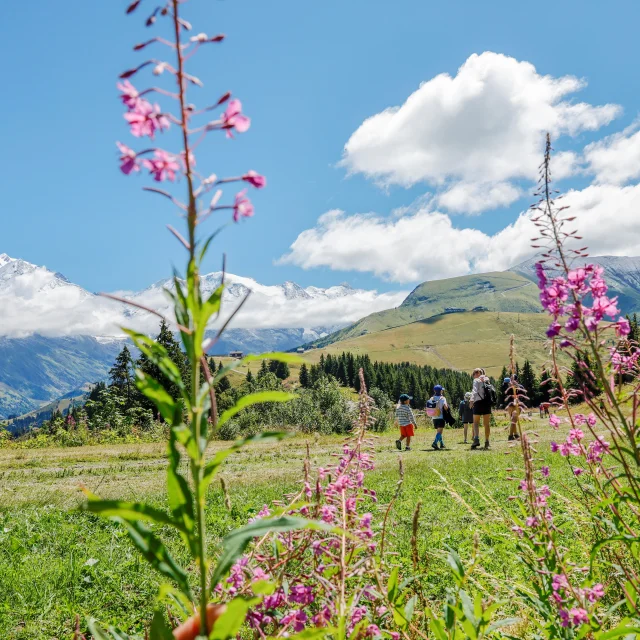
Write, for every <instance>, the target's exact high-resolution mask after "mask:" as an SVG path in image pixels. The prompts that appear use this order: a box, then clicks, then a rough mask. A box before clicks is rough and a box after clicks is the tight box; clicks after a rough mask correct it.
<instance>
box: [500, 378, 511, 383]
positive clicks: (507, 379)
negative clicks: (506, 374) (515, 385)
mask: <svg viewBox="0 0 640 640" xmlns="http://www.w3.org/2000/svg"><path fill="white" fill-rule="evenodd" d="M502 382H503V383H504V384H507V382H511V378H505V379H504V380H503V381H502Z"/></svg>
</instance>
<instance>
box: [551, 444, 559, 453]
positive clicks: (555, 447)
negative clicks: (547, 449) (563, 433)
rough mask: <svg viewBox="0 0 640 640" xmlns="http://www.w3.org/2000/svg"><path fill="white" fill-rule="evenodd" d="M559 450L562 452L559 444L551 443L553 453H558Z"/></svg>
mask: <svg viewBox="0 0 640 640" xmlns="http://www.w3.org/2000/svg"><path fill="white" fill-rule="evenodd" d="M559 450H560V445H559V444H558V443H557V442H552V443H551V451H552V452H553V453H556V452H557V451H559Z"/></svg>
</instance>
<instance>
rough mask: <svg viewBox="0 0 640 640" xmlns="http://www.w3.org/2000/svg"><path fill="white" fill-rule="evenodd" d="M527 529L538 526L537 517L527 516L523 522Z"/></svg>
mask: <svg viewBox="0 0 640 640" xmlns="http://www.w3.org/2000/svg"><path fill="white" fill-rule="evenodd" d="M525 523H526V525H527V527H537V526H538V525H539V524H540V520H538V517H537V516H529V517H528V518H527V519H526V521H525Z"/></svg>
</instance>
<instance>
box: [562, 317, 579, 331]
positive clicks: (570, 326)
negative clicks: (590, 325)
mask: <svg viewBox="0 0 640 640" xmlns="http://www.w3.org/2000/svg"><path fill="white" fill-rule="evenodd" d="M579 326H580V318H578V317H576V316H571V317H570V318H569V319H568V320H567V321H566V322H565V323H564V328H565V329H566V330H567V331H570V332H573V331H575V330H576V329H577V328H578V327H579Z"/></svg>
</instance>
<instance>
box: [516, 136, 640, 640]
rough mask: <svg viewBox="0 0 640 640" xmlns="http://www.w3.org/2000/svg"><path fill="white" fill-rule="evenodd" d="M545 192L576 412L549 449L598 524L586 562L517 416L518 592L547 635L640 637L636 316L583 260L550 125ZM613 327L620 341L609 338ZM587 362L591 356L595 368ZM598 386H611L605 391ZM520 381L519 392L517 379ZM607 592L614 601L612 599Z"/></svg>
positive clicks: (552, 328) (553, 281)
mask: <svg viewBox="0 0 640 640" xmlns="http://www.w3.org/2000/svg"><path fill="white" fill-rule="evenodd" d="M537 195H539V196H540V200H539V201H538V203H537V204H536V205H534V206H533V207H532V208H533V210H534V211H535V213H534V217H533V222H534V224H535V225H536V226H537V228H538V229H539V233H540V236H539V237H538V238H534V239H533V242H535V243H536V244H534V245H533V246H534V247H535V248H538V249H539V248H542V249H543V253H542V260H541V261H540V262H538V263H537V264H536V273H537V277H538V286H539V288H540V301H541V303H542V306H543V308H544V309H545V310H546V312H547V313H549V315H550V316H551V323H550V325H549V328H548V330H547V336H548V337H549V339H550V351H551V367H550V370H551V373H552V376H551V377H552V384H553V385H554V387H555V391H554V392H555V393H556V394H557V395H556V396H555V397H553V398H552V399H551V401H552V404H553V405H554V406H556V407H557V406H561V407H562V408H563V409H564V411H565V412H566V414H567V418H566V419H565V418H561V417H559V416H558V415H556V414H555V413H553V414H552V415H551V417H550V419H549V422H550V425H551V426H552V427H553V428H554V429H559V428H560V427H561V426H562V425H563V424H567V425H568V427H569V429H568V434H567V436H566V439H565V441H564V442H561V443H556V442H553V443H552V444H551V449H552V451H553V452H557V453H558V454H559V455H560V456H562V457H564V458H566V459H567V461H568V463H569V465H570V468H571V473H572V475H573V477H574V479H575V483H576V486H577V495H575V496H574V500H572V505H573V506H574V507H576V508H578V507H582V508H583V509H585V512H584V518H583V519H584V520H586V521H587V522H589V523H590V524H591V528H592V533H591V535H593V537H594V544H593V546H592V550H591V562H590V565H589V566H584V567H581V566H576V565H575V564H573V563H572V562H571V561H570V560H569V559H568V549H567V547H566V546H565V544H564V542H563V540H564V537H563V536H564V533H563V531H562V528H561V526H560V525H559V524H558V523H557V522H556V518H555V516H554V513H553V511H552V508H551V504H550V499H551V497H552V493H551V491H550V489H549V486H548V484H547V478H548V477H549V475H550V470H549V467H547V466H541V467H540V468H537V465H536V450H535V444H536V442H537V441H536V440H535V438H536V434H533V433H525V432H523V430H522V427H521V424H520V423H519V422H518V430H519V433H520V436H521V446H522V454H523V461H524V478H523V479H522V480H521V481H520V486H519V489H520V491H519V497H516V496H514V497H513V499H514V500H516V501H517V502H518V503H519V504H520V507H521V510H522V518H519V519H517V521H516V522H515V524H514V526H513V531H514V533H515V534H516V535H517V536H518V537H519V547H520V551H521V553H522V558H523V560H524V562H525V563H526V564H527V566H528V567H529V569H530V570H531V572H532V575H533V581H532V588H531V589H526V588H522V589H520V594H521V596H522V597H523V598H524V602H525V604H526V605H528V606H529V607H530V608H531V609H533V611H535V612H536V613H537V615H538V617H539V619H540V620H541V622H542V625H541V626H542V628H543V630H544V635H543V636H540V637H545V638H567V639H569V638H601V637H602V638H605V637H606V638H610V637H611V638H614V637H621V636H625V637H635V633H636V632H638V631H639V630H640V619H638V614H639V613H640V611H639V602H638V593H640V582H639V581H638V567H639V562H638V558H639V554H640V544H639V543H640V539H639V538H638V531H639V529H640V500H639V498H640V479H639V476H638V465H639V462H640V457H639V451H640V449H638V442H637V424H636V410H637V406H638V390H639V388H640V387H639V385H638V381H637V376H638V365H637V359H638V355H637V354H638V352H637V345H632V344H630V343H629V341H628V340H627V336H628V334H629V323H628V321H627V320H626V319H625V318H624V317H622V316H621V315H620V312H619V310H618V307H617V299H616V298H611V297H609V296H608V295H607V292H608V288H607V285H606V282H605V281H604V278H603V269H602V268H601V267H599V266H597V265H593V264H584V259H585V258H586V257H587V254H586V247H583V248H580V249H572V248H569V247H568V244H569V243H573V242H574V241H575V240H580V237H579V236H578V235H577V232H576V231H575V230H568V229H567V226H568V225H569V224H570V223H571V222H572V221H573V220H574V218H572V217H566V216H565V214H564V213H563V212H564V211H565V210H566V209H567V207H562V206H557V205H556V202H555V199H554V192H553V190H552V189H551V143H550V139H549V136H547V141H546V149H545V157H544V161H543V163H542V165H541V175H540V182H539V190H538V193H537ZM607 339H610V340H613V342H614V344H615V346H613V347H608V346H607ZM559 351H562V352H563V353H564V354H565V355H566V356H568V357H569V358H571V360H572V361H573V362H574V368H573V374H574V375H576V372H577V374H578V375H579V379H578V380H574V381H573V384H572V387H574V388H572V389H569V388H568V387H567V384H566V383H565V382H564V380H565V377H566V373H567V370H566V369H565V368H564V367H562V366H561V365H560V363H559V360H558V354H559ZM586 362H591V363H593V370H589V369H588V368H587V366H586ZM512 365H513V347H512ZM623 375H624V376H627V377H628V378H630V379H631V380H632V384H631V387H630V389H629V390H625V388H623V387H622V385H621V384H618V386H616V384H615V382H614V378H615V376H617V377H618V380H619V381H621V380H622V376H623ZM598 389H601V390H602V392H603V394H604V399H603V401H602V402H601V401H600V400H599V399H598V396H597V391H598ZM513 393H514V400H513V402H514V403H515V404H517V403H518V402H519V401H520V399H519V397H518V394H517V392H516V390H515V387H514V389H513ZM576 401H582V402H585V403H586V404H587V405H588V408H589V413H588V415H585V414H583V413H579V412H577V411H576V410H575V409H574V402H576ZM587 434H590V438H591V440H590V441H588V440H589V438H588V437H587ZM610 441H611V442H610ZM598 577H600V578H601V580H598ZM605 596H606V597H605ZM620 598H622V600H620ZM617 600H620V602H618V603H617V604H616V601H617ZM604 602H608V603H609V605H611V604H612V603H613V604H614V606H613V607H611V606H609V608H607V607H606V606H605V605H604Z"/></svg>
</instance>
